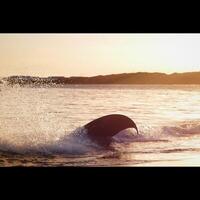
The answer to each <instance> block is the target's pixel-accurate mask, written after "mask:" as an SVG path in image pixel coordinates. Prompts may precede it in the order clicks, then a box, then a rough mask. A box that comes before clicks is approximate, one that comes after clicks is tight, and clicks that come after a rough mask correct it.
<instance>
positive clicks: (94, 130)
mask: <svg viewBox="0 0 200 200" xmlns="http://www.w3.org/2000/svg"><path fill="white" fill-rule="evenodd" d="M84 127H85V128H86V129H87V134H88V136H89V137H90V138H91V139H92V140H94V141H96V142H97V143H99V144H102V145H109V144H110V141H111V138H112V137H113V136H114V135H116V134H117V133H119V132H120V131H122V130H125V129H127V128H134V129H136V131H137V133H138V128H137V126H136V124H135V123H134V121H133V120H132V119H130V118H129V117H127V116H125V115H121V114H111V115H106V116H103V117H100V118H98V119H95V120H93V121H91V122H90V123H88V124H86V125H85V126H84Z"/></svg>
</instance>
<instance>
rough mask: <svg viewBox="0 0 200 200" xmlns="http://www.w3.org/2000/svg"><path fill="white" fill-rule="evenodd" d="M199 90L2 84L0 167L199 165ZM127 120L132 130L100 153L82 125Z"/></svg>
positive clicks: (141, 86) (192, 88)
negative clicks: (118, 117)
mask: <svg viewBox="0 0 200 200" xmlns="http://www.w3.org/2000/svg"><path fill="white" fill-rule="evenodd" d="M199 103H200V86H199V85H67V86H63V87H52V86H49V87H20V86H17V85H15V86H13V87H9V86H7V85H6V83H1V84H0V165H1V166H16V165H24V166H69V165H73V166H80V165H81V166H90V165H95V166H99V165H100V166H115V165H125V166H134V165H156V164H159V165H171V164H174V165H193V164H196V165H200V160H198V159H197V155H198V152H199V150H200V111H199ZM115 113H116V114H117V113H118V114H123V115H127V116H128V117H130V118H131V119H133V120H134V122H135V123H136V124H137V126H138V129H139V133H140V135H139V136H137V135H136V134H135V131H134V130H131V129H130V130H129V129H128V130H125V131H122V132H121V133H119V134H117V135H116V136H115V137H114V138H113V141H112V144H111V148H110V149H104V148H102V147H100V146H98V145H97V144H95V143H94V142H93V141H91V140H90V139H89V138H88V137H87V134H86V130H85V129H84V128H83V125H85V124H86V123H88V122H90V121H91V120H93V119H96V118H98V117H101V116H104V115H107V114H115Z"/></svg>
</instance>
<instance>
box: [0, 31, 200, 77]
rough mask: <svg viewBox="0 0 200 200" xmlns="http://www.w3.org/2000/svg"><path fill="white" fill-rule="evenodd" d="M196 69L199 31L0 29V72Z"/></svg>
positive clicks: (199, 64)
mask: <svg viewBox="0 0 200 200" xmlns="http://www.w3.org/2000/svg"><path fill="white" fill-rule="evenodd" d="M138 71H141V72H142V71H146V72H164V73H173V72H186V71H200V34H0V76H10V75H33V76H52V75H53V76H93V75H99V74H114V73H124V72H126V73H129V72H138Z"/></svg>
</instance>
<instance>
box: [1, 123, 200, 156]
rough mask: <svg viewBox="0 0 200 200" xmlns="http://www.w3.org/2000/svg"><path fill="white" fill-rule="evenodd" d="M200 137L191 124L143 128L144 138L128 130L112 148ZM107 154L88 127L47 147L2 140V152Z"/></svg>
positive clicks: (114, 140) (198, 127) (198, 129)
mask: <svg viewBox="0 0 200 200" xmlns="http://www.w3.org/2000/svg"><path fill="white" fill-rule="evenodd" d="M199 133H200V123H199V122H196V123H194V122H192V123H191V122H190V123H182V124H179V125H176V126H162V127H157V128H155V127H141V129H140V135H137V134H136V132H135V130H133V129H127V130H124V131H121V132H120V133H118V134H117V135H115V136H114V137H113V138H112V143H111V146H112V144H116V143H117V144H120V145H123V144H128V143H134V142H160V141H170V140H173V137H186V136H187V137H190V136H193V135H198V134H199ZM102 150H104V151H105V150H106V149H105V148H104V147H102V146H99V145H98V144H96V143H95V142H93V141H92V140H90V138H89V137H88V136H87V130H86V129H85V128H84V127H79V128H77V129H76V130H75V131H73V132H71V133H70V134H66V135H64V136H62V137H60V138H58V139H57V140H52V141H49V142H46V143H42V142H41V143H39V144H34V143H32V144H31V143H30V141H29V142H27V143H26V141H25V143H24V144H23V145H18V144H17V143H16V144H13V143H11V142H8V141H3V140H2V139H1V140H0V151H1V152H7V153H8V152H9V153H19V154H45V155H51V154H66V155H68V156H70V155H72V156H75V155H83V154H87V153H88V154H92V153H97V152H98V151H102Z"/></svg>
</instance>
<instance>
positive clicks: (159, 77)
mask: <svg viewBox="0 0 200 200" xmlns="http://www.w3.org/2000/svg"><path fill="white" fill-rule="evenodd" d="M3 80H5V81H6V82H7V83H8V84H9V85H13V84H19V85H29V84H36V85H44V84H61V85H65V84H200V72H185V73H173V74H165V73H158V72H154V73H148V72H137V73H123V74H111V75H98V76H92V77H81V76H72V77H64V76H51V77H45V78H43V77H35V76H10V77H7V78H3Z"/></svg>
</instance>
